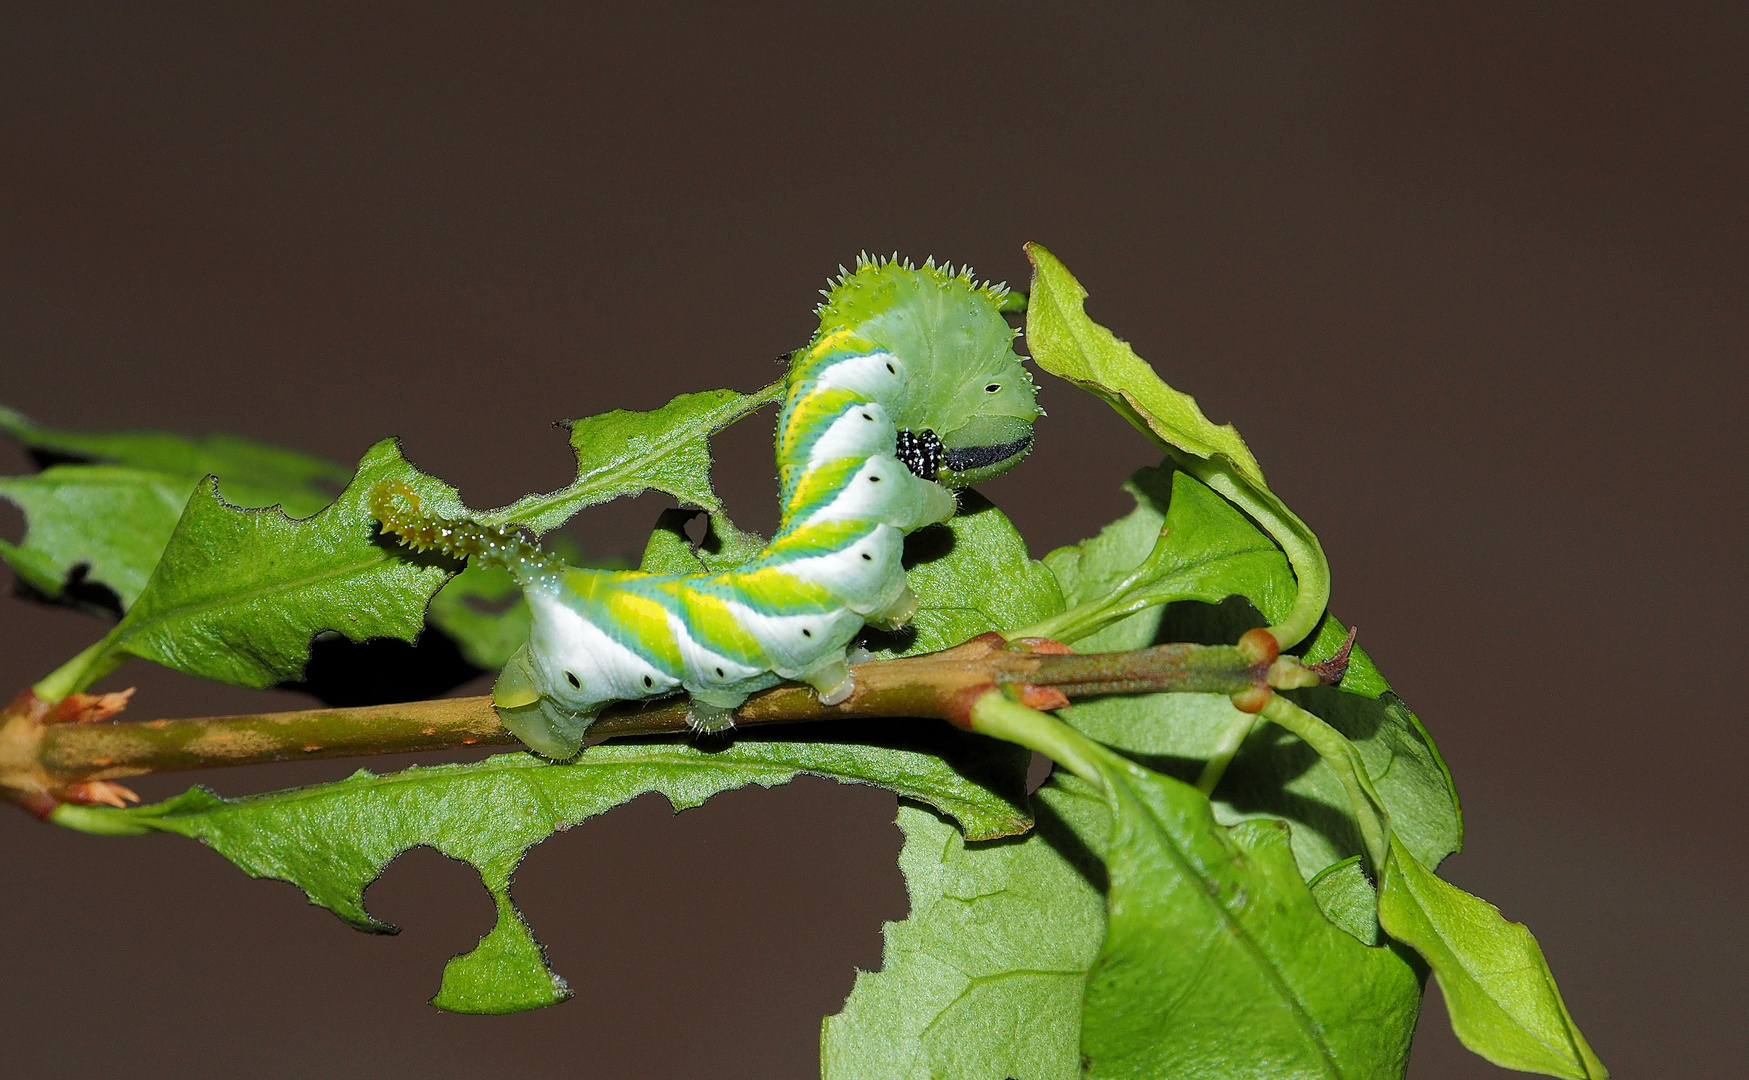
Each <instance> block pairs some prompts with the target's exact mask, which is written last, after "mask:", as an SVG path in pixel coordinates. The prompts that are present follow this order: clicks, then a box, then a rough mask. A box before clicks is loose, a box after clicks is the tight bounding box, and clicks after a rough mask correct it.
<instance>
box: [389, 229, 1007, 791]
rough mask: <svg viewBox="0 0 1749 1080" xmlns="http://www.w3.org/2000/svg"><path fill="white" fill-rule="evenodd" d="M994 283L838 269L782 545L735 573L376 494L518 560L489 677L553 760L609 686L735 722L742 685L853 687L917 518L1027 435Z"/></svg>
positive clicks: (862, 264)
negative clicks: (611, 551) (516, 610)
mask: <svg viewBox="0 0 1749 1080" xmlns="http://www.w3.org/2000/svg"><path fill="white" fill-rule="evenodd" d="M1006 292H1007V291H1006V289H1005V288H1003V287H1001V286H988V285H979V284H978V283H977V282H975V281H974V280H973V278H972V276H971V273H970V271H969V270H962V271H955V270H954V269H953V268H952V267H951V266H941V267H938V266H936V265H935V263H934V262H933V261H929V262H925V263H924V265H923V266H922V267H921V268H919V267H916V266H913V265H911V264H909V263H900V262H899V261H897V259H893V260H880V259H868V258H867V257H864V258H861V259H859V260H858V261H857V265H856V269H855V270H854V271H853V272H847V273H844V274H843V275H842V276H841V277H840V278H839V279H838V280H837V281H835V282H833V283H832V287H831V289H830V291H829V292H828V293H827V297H826V302H825V303H824V304H822V305H821V306H820V308H819V310H818V314H819V316H820V328H819V331H818V332H817V333H816V334H815V335H814V339H813V341H812V342H810V343H809V345H808V347H807V348H805V349H800V350H798V351H796V352H795V353H793V354H792V355H791V357H790V370H789V375H788V377H787V394H786V396H785V399H784V404H783V409H782V412H781V413H780V415H779V417H778V425H777V466H778V476H779V484H780V491H781V499H782V503H783V518H782V522H781V525H780V527H779V530H778V533H777V536H776V537H775V538H773V540H772V542H771V544H770V545H768V546H767V547H766V548H765V550H763V551H761V552H760V553H759V554H758V555H756V556H754V557H753V558H752V559H751V560H749V561H748V562H747V563H745V564H744V565H742V566H740V567H737V568H736V569H734V570H729V571H725V572H722V573H701V574H691V575H684V576H681V575H657V574H643V573H635V572H626V571H605V570H583V569H577V568H575V567H568V566H565V565H564V564H563V563H561V562H559V561H558V560H556V559H554V558H553V557H552V556H550V555H548V554H546V553H545V552H542V551H541V550H540V549H539V548H537V547H536V546H535V545H534V544H532V543H530V542H529V541H528V540H527V539H526V538H525V537H523V536H522V535H521V534H520V533H518V532H516V531H514V530H507V529H499V528H493V527H490V526H485V525H480V524H478V523H476V522H472V521H465V520H452V519H446V518H442V517H438V516H435V515H431V514H427V513H425V512H424V511H423V510H422V508H421V505H420V502H419V497H418V495H417V493H416V492H414V491H413V490H412V489H411V488H409V487H407V486H406V485H405V484H397V483H393V482H390V483H385V484H383V485H381V486H379V487H378V488H377V489H376V490H375V491H374V492H373V493H372V497H371V510H372V513H373V514H375V515H376V517H377V519H378V520H379V521H381V522H382V525H383V529H384V531H385V532H388V533H391V534H393V535H395V536H397V537H398V538H400V540H401V542H402V543H404V544H407V545H408V546H410V547H414V548H418V549H422V550H423V549H434V550H439V551H443V552H446V553H448V554H450V555H453V556H456V557H458V558H468V559H474V560H478V561H482V562H486V563H491V564H494V565H500V566H505V567H508V568H509V569H510V570H511V572H512V574H514V575H515V577H516V579H517V581H518V582H519V583H520V584H521V585H522V587H523V592H524V594H525V595H526V596H527V598H528V604H529V611H530V613H531V615H532V630H531V633H530V636H529V641H528V643H527V644H526V645H525V646H524V647H523V648H522V649H521V650H520V651H519V652H518V653H517V654H516V656H515V657H513V658H512V660H511V661H510V663H509V664H507V665H506V666H505V668H504V671H503V673H502V674H501V675H500V676H499V679H498V683H497V685H496V686H494V687H493V693H492V698H493V703H494V704H495V705H496V706H497V708H498V711H499V714H500V715H501V716H502V717H503V718H504V723H505V725H506V726H507V727H508V728H509V729H510V730H511V731H512V732H514V733H515V734H516V735H517V737H518V738H520V739H522V741H523V742H525V743H527V744H528V745H529V747H530V748H532V749H534V750H536V751H538V752H540V753H542V754H545V755H547V756H548V757H552V758H566V757H570V756H571V755H573V754H575V753H576V752H577V749H578V747H579V746H581V744H582V741H583V735H584V732H585V731H586V730H587V729H588V727H589V725H590V723H591V722H592V721H593V720H594V717H595V715H596V714H597V713H598V712H599V711H600V710H601V709H602V707H603V706H605V705H607V704H610V703H612V702H615V701H624V700H629V699H634V698H643V697H652V696H656V695H660V694H667V693H672V692H675V691H679V690H684V691H685V692H687V693H688V694H689V695H690V696H691V711H690V714H689V721H690V723H691V724H692V726H693V728H694V729H695V730H698V731H720V730H723V729H724V728H727V727H729V726H732V724H733V713H734V710H735V708H736V707H737V706H739V705H740V704H741V702H742V701H744V700H746V697H747V695H748V694H749V693H751V692H753V691H755V690H759V689H763V688H764V687H767V686H771V685H774V684H775V683H777V682H778V681H779V680H780V679H783V678H793V679H798V680H800V681H802V682H805V683H807V684H809V685H811V686H813V687H814V689H815V690H816V692H818V693H819V695H820V700H821V701H822V702H824V703H826V704H828V705H831V704H836V703H838V702H840V701H843V700H844V699H845V698H847V697H849V696H850V694H851V692H852V690H853V689H854V682H853V680H852V677H851V674H850V669H849V663H848V659H847V655H846V648H847V646H849V645H850V644H851V642H852V640H853V639H854V638H855V636H856V634H857V633H858V632H859V631H860V630H861V629H862V627H863V625H864V624H865V623H869V624H873V625H876V626H880V627H885V628H896V627H898V626H901V625H903V624H904V623H905V622H906V621H908V620H909V619H910V618H911V615H912V614H913V612H914V611H915V610H916V607H917V600H916V597H915V596H913V595H912V594H911V591H910V589H909V588H907V586H906V584H905V570H904V566H903V564H902V561H901V558H902V555H903V542H904V536H905V534H906V533H909V532H911V531H913V530H915V529H919V528H922V527H923V526H925V525H929V524H932V523H935V522H938V521H945V520H947V519H948V518H949V517H951V516H952V515H953V513H954V510H955V498H954V495H953V493H952V490H951V489H952V488H957V487H962V486H964V485H967V484H971V483H974V482H976V481H978V480H981V479H984V478H985V477H989V476H994V475H996V474H997V473H1000V472H1003V471H1005V470H1007V469H1009V468H1011V467H1013V465H1014V464H1016V463H1017V462H1018V461H1019V460H1020V459H1021V458H1022V457H1024V456H1025V455H1026V453H1027V451H1028V450H1029V449H1030V448H1031V446H1032V422H1033V420H1034V419H1035V418H1036V417H1037V416H1038V415H1039V409H1038V405H1037V404H1036V402H1035V401H1034V390H1033V385H1032V379H1031V377H1030V376H1029V375H1028V374H1027V372H1026V370H1025V368H1023V367H1022V366H1021V363H1020V357H1018V356H1017V355H1015V352H1014V337H1015V331H1014V329H1013V328H1011V327H1010V326H1009V325H1008V323H1007V322H1006V321H1005V320H1004V319H1003V317H1002V312H1001V304H1002V302H1003V299H1004V297H1005V296H1006Z"/></svg>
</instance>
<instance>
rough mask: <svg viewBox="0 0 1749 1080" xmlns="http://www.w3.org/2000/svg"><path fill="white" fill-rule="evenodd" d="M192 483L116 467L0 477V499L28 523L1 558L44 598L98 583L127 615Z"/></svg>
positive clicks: (0, 551)
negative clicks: (12, 505) (14, 507)
mask: <svg viewBox="0 0 1749 1080" xmlns="http://www.w3.org/2000/svg"><path fill="white" fill-rule="evenodd" d="M195 483H196V481H195V479H193V478H191V477H179V476H171V475H169V474H166V473H155V472H145V471H142V470H140V469H129V468H123V467H121V466H116V465H56V466H53V467H52V468H49V469H47V470H45V471H43V472H40V473H36V474H34V475H29V476H6V477H0V497H3V498H6V499H8V500H10V501H12V502H13V503H16V504H17V505H18V506H19V508H20V509H22V510H23V511H24V515H25V521H26V522H27V531H26V532H25V534H24V540H23V542H21V543H19V544H17V545H14V544H10V543H7V542H6V541H4V540H0V558H4V559H5V560H6V563H7V565H9V566H11V567H12V569H13V571H14V572H15V573H17V574H18V576H19V577H20V578H22V579H24V580H25V581H27V582H29V583H30V586H31V588H33V589H35V590H37V592H39V593H41V594H42V595H43V596H45V597H48V598H51V599H62V598H70V597H68V596H67V593H66V590H67V589H68V588H69V587H71V586H76V585H100V586H102V587H104V588H106V589H108V590H109V591H111V592H113V593H114V594H115V599H116V601H117V602H119V604H120V607H121V609H122V610H124V611H125V610H126V609H127V608H128V606H129V605H131V604H132V603H133V602H134V599H135V598H136V597H138V596H139V595H140V590H141V589H143V588H145V587H146V579H147V578H148V577H150V576H151V574H152V568H153V567H154V566H156V565H158V556H160V555H162V554H163V553H164V545H165V544H167V543H169V542H170V534H171V532H172V531H174V530H175V528H176V519H177V518H179V517H181V516H182V508H183V506H184V505H186V504H187V502H188V497H189V495H190V494H192V493H193V492H194V485H195ZM81 567H83V568H84V573H83V574H78V575H76V573H75V572H76V570H78V569H79V568H81Z"/></svg>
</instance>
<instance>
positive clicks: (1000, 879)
mask: <svg viewBox="0 0 1749 1080" xmlns="http://www.w3.org/2000/svg"><path fill="white" fill-rule="evenodd" d="M1038 802H1039V804H1040V809H1039V813H1038V828H1037V829H1036V830H1035V831H1034V832H1033V833H1031V834H1029V835H1027V836H1026V837H1024V838H1016V839H1012V840H999V841H993V842H989V843H983V844H968V843H966V842H964V841H963V840H961V839H960V836H959V833H958V832H956V831H955V830H954V828H953V827H952V826H951V825H949V824H948V823H946V822H944V821H942V820H941V819H940V818H939V817H937V816H936V815H935V814H932V813H930V812H929V811H927V810H924V809H921V808H919V807H914V806H907V805H905V804H903V803H901V804H900V806H899V828H900V829H902V830H903V831H904V833H905V847H904V850H903V851H901V852H900V853H899V869H900V870H902V871H904V874H905V888H906V890H907V891H908V892H909V893H910V895H911V912H910V915H909V916H908V917H907V918H906V919H905V920H904V921H903V922H897V923H888V924H887V925H886V927H885V928H884V930H883V933H884V936H885V939H886V945H885V948H884V950H883V953H882V960H881V970H880V971H878V972H866V971H864V972H858V973H857V976H856V986H855V988H854V989H852V990H851V992H850V997H849V998H848V999H847V1000H846V1001H845V1003H844V1011H843V1012H840V1013H839V1014H838V1015H836V1016H832V1017H828V1018H827V1020H826V1022H825V1025H824V1028H823V1030H822V1032H821V1064H822V1073H823V1074H824V1076H825V1077H826V1080H863V1078H870V1077H881V1078H887V1080H932V1078H934V1077H954V1078H956V1080H1005V1078H1008V1077H1012V1078H1014V1080H1059V1078H1060V1080H1072V1078H1074V1077H1077V1076H1079V1075H1080V1073H1081V1042H1080V1037H1081V1024H1080V1012H1081V994H1082V986H1083V984H1084V983H1085V982H1086V979H1087V970H1088V968H1089V967H1091V966H1092V963H1093V958H1094V957H1095V956H1096V955H1097V954H1098V952H1099V943H1100V941H1101V940H1102V939H1103V938H1104V936H1105V902H1104V899H1103V898H1102V897H1101V895H1100V890H1099V888H1098V887H1097V886H1096V885H1095V884H1094V882H1095V881H1097V880H1098V879H1099V878H1100V876H1101V871H1100V870H1099V865H1098V862H1097V860H1095V859H1093V858H1092V857H1091V855H1090V854H1089V853H1088V852H1087V850H1086V847H1085V846H1084V844H1083V843H1082V841H1081V840H1080V839H1079V838H1078V837H1077V835H1076V833H1077V832H1081V833H1087V834H1098V833H1099V832H1100V831H1102V829H1103V827H1104V824H1105V820H1106V815H1105V812H1104V808H1103V807H1101V806H1099V805H1098V804H1096V803H1092V802H1090V801H1089V800H1086V799H1082V798H1076V797H1074V796H1073V795H1071V794H1069V793H1067V792H1065V791H1063V790H1062V788H1061V785H1060V784H1059V783H1058V782H1057V781H1055V780H1053V781H1052V782H1051V783H1049V784H1047V785H1046V786H1045V787H1044V788H1043V789H1041V790H1040V792H1039V794H1038ZM1071 819H1072V820H1073V821H1074V826H1073V827H1072V826H1071V825H1070V821H1071ZM1075 858H1078V859H1079V861H1072V859H1075Z"/></svg>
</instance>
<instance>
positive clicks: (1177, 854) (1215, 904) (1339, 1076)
mask: <svg viewBox="0 0 1749 1080" xmlns="http://www.w3.org/2000/svg"><path fill="white" fill-rule="evenodd" d="M1128 795H1129V798H1130V800H1131V801H1132V802H1133V803H1135V804H1136V806H1138V807H1139V808H1140V809H1141V811H1142V813H1143V814H1144V815H1146V820H1147V822H1148V824H1149V826H1150V828H1151V829H1152V830H1153V831H1154V833H1155V834H1156V835H1157V836H1159V838H1160V846H1161V848H1162V849H1163V850H1165V851H1168V852H1170V853H1171V855H1172V858H1173V860H1174V861H1175V862H1177V863H1178V866H1179V869H1180V871H1181V872H1183V873H1184V874H1185V875H1186V876H1187V877H1189V878H1191V879H1192V880H1194V881H1196V882H1198V883H1199V884H1202V883H1207V882H1209V881H1210V879H1209V878H1208V877H1206V876H1205V875H1204V874H1202V873H1201V872H1200V871H1198V870H1197V869H1196V867H1195V866H1194V865H1193V864H1192V863H1191V861H1190V859H1189V857H1188V856H1187V855H1185V854H1184V852H1183V851H1181V850H1179V847H1178V845H1177V844H1175V843H1173V841H1172V835H1171V833H1170V832H1169V831H1168V830H1167V829H1166V828H1165V826H1164V825H1163V824H1162V823H1161V821H1160V819H1159V816H1158V815H1157V814H1155V813H1154V808H1153V807H1152V806H1151V805H1149V804H1148V802H1147V800H1145V799H1142V798H1140V797H1139V796H1137V795H1136V794H1135V793H1134V792H1133V791H1130V792H1128ZM1191 891H1192V892H1193V893H1195V894H1196V896H1197V897H1198V898H1199V899H1200V900H1201V902H1202V903H1204V904H1206V905H1208V906H1209V907H1210V908H1212V909H1213V910H1214V911H1215V913H1216V915H1217V916H1218V917H1219V919H1220V920H1221V922H1222V923H1224V924H1225V925H1226V926H1227V928H1228V930H1229V931H1230V932H1231V933H1232V935H1233V938H1234V940H1236V941H1238V942H1239V943H1240V944H1241V945H1242V946H1244V948H1245V951H1246V954H1247V955H1248V956H1250V957H1251V959H1252V962H1253V963H1254V964H1256V966H1257V967H1258V969H1259V970H1261V971H1262V972H1263V975H1264V977H1265V978H1266V979H1268V980H1269V983H1270V984H1271V985H1272V986H1274V987H1275V988H1276V992H1277V994H1278V995H1279V996H1280V997H1281V999H1282V1001H1283V1003H1285V1004H1286V1005H1287V1007H1288V1011H1289V1012H1290V1013H1291V1014H1292V1015H1293V1017H1294V1021H1295V1024H1296V1026H1298V1027H1299V1028H1300V1029H1301V1031H1302V1033H1303V1034H1304V1035H1305V1037H1306V1038H1307V1040H1308V1041H1309V1042H1311V1044H1312V1046H1313V1047H1314V1048H1315V1049H1316V1050H1317V1051H1318V1057H1319V1060H1320V1061H1321V1062H1322V1063H1323V1065H1324V1069H1325V1071H1326V1072H1327V1073H1328V1074H1329V1075H1330V1076H1332V1077H1335V1078H1336V1080H1347V1078H1346V1077H1345V1076H1344V1075H1343V1072H1342V1070H1341V1069H1340V1068H1339V1067H1338V1066H1337V1064H1336V1058H1335V1055H1334V1053H1332V1051H1331V1049H1330V1046H1329V1044H1328V1043H1326V1042H1325V1040H1324V1037H1323V1033H1322V1032H1321V1031H1320V1030H1319V1028H1318V1025H1317V1024H1316V1023H1314V1022H1313V1020H1312V1018H1311V1014H1310V1012H1309V1011H1308V1009H1307V1007H1306V1004H1305V1002H1303V1001H1301V1000H1300V998H1299V995H1297V994H1296V993H1294V990H1293V987H1291V986H1289V985H1288V983H1287V980H1286V979H1284V978H1283V977H1282V975H1281V972H1280V971H1279V970H1278V969H1277V968H1276V965H1275V963H1274V962H1273V961H1271V960H1270V959H1269V956H1268V954H1267V953H1265V952H1264V951H1263V947H1262V945H1261V944H1259V943H1258V941H1257V939H1256V938H1255V937H1254V936H1253V935H1252V934H1251V932H1250V930H1249V929H1248V928H1247V927H1246V926H1245V924H1244V923H1242V922H1240V921H1239V920H1238V918H1237V917H1236V916H1234V914H1233V913H1232V912H1231V911H1229V910H1228V909H1227V906H1226V905H1225V904H1222V903H1220V902H1219V901H1218V900H1216V899H1215V897H1214V896H1212V895H1211V894H1210V893H1209V890H1208V889H1207V888H1197V889H1193V890H1191Z"/></svg>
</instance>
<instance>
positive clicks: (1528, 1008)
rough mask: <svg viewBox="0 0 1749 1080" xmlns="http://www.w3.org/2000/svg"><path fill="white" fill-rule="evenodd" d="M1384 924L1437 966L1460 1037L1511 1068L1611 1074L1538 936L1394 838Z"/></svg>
mask: <svg viewBox="0 0 1749 1080" xmlns="http://www.w3.org/2000/svg"><path fill="white" fill-rule="evenodd" d="M1379 919H1380V921H1381V922H1382V923H1383V925H1384V928H1385V931H1386V932H1387V933H1389V934H1390V935H1391V936H1392V937H1394V938H1396V939H1397V940H1398V941H1401V942H1403V943H1404V944H1406V945H1410V946H1413V947H1414V948H1415V950H1416V951H1417V952H1419V953H1420V954H1421V956H1422V958H1423V959H1425V960H1426V961H1427V963H1428V964H1429V965H1430V966H1431V967H1432V968H1433V975H1434V978H1436V979H1438V980H1439V989H1440V991H1441V993H1443V994H1444V995H1445V1007H1446V1010H1447V1011H1448V1012H1450V1013H1451V1026H1452V1029H1453V1030H1454V1031H1456V1032H1457V1036H1458V1038H1459V1039H1461V1040H1463V1044H1464V1045H1465V1046H1467V1047H1469V1048H1470V1049H1471V1050H1474V1051H1475V1052H1476V1053H1478V1054H1481V1055H1482V1056H1483V1057H1485V1058H1487V1059H1488V1060H1489V1061H1492V1062H1494V1063H1495V1064H1496V1065H1504V1066H1506V1067H1507V1068H1509V1069H1524V1070H1526V1071H1529V1072H1540V1073H1548V1074H1549V1075H1551V1076H1566V1077H1573V1078H1574V1080H1597V1078H1601V1077H1604V1076H1607V1075H1609V1074H1608V1071H1607V1070H1605V1069H1604V1067H1603V1063H1602V1062H1601V1061H1599V1060H1597V1055H1596V1054H1594V1053H1592V1052H1591V1046H1590V1044H1589V1043H1587V1042H1586V1041H1585V1036H1583V1035H1581V1034H1579V1026H1578V1025H1577V1024H1575V1023H1573V1017H1572V1016H1571V1015H1570V1014H1569V1013H1568V1012H1567V1006H1566V1003H1565V1002H1563V1001H1562V1000H1561V992H1560V991H1559V990H1557V989H1555V977H1554V975H1552V974H1550V972H1549V965H1548V961H1547V960H1544V959H1543V951H1542V949H1541V948H1540V947H1539V946H1538V945H1537V943H1536V938H1534V937H1532V936H1531V934H1530V931H1529V930H1527V929H1525V927H1524V924H1523V923H1514V922H1507V921H1506V920H1505V919H1503V918H1501V916H1500V912H1499V910H1498V909H1496V908H1495V907H1494V905H1493V904H1490V903H1488V902H1487V901H1485V900H1480V899H1477V898H1476V897H1474V896H1471V895H1470V894H1469V893H1467V892H1464V891H1463V890H1462V889H1460V888H1458V887H1457V886H1455V885H1451V884H1448V883H1447V882H1445V881H1442V880H1440V879H1439V878H1438V877H1436V876H1435V875H1434V874H1433V873H1432V872H1431V871H1429V870H1428V869H1427V868H1426V867H1425V866H1423V865H1421V863H1420V862H1419V861H1418V860H1417V859H1416V858H1415V856H1414V855H1413V854H1411V853H1410V852H1409V850H1408V849H1407V848H1406V847H1404V845H1402V844H1400V843H1396V842H1393V843H1392V846H1391V860H1390V862H1389V864H1388V865H1387V866H1386V869H1385V884H1384V889H1383V891H1382V893H1381V895H1380V897H1379Z"/></svg>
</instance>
